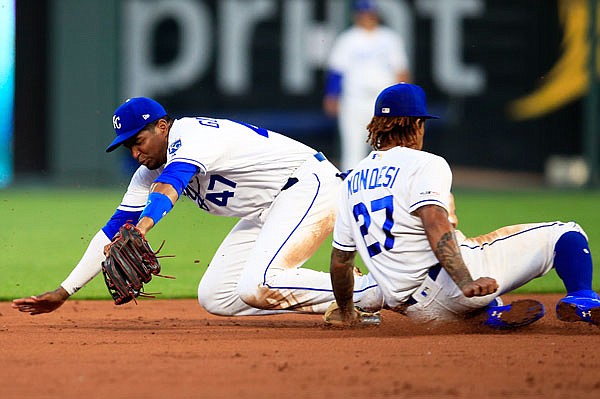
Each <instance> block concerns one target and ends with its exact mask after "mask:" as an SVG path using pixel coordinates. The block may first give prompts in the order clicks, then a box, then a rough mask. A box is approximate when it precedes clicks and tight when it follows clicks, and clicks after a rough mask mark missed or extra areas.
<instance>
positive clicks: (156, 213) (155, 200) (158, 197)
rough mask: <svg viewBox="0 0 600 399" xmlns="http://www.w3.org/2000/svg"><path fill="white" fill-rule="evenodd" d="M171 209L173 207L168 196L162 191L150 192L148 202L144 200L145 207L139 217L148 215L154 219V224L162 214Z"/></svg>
mask: <svg viewBox="0 0 600 399" xmlns="http://www.w3.org/2000/svg"><path fill="white" fill-rule="evenodd" d="M171 209H173V203H172V202H171V199H170V198H169V197H167V196H166V195H164V194H162V193H150V195H149V196H148V202H146V207H145V208H144V210H143V211H142V214H141V215H140V219H141V218H143V217H149V218H150V219H152V220H153V221H154V224H156V223H158V221H159V220H160V219H162V218H163V216H165V215H166V214H167V213H169V211H170V210H171Z"/></svg>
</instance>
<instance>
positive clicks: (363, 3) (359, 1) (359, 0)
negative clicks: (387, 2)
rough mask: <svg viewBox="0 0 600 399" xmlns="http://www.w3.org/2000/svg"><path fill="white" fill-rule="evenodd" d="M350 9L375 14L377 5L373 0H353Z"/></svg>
mask: <svg viewBox="0 0 600 399" xmlns="http://www.w3.org/2000/svg"><path fill="white" fill-rule="evenodd" d="M352 9H353V10H354V11H355V12H375V11H377V4H376V3H375V1H374V0H355V1H354V3H353V4H352Z"/></svg>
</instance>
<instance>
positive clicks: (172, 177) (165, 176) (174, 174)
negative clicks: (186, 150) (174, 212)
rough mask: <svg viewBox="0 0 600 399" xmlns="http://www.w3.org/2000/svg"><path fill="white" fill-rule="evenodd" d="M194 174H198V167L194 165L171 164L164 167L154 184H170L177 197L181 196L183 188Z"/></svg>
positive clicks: (183, 163)
mask: <svg viewBox="0 0 600 399" xmlns="http://www.w3.org/2000/svg"><path fill="white" fill-rule="evenodd" d="M196 173H198V167H197V166H195V165H192V164H189V163H185V162H173V163H171V164H169V165H167V166H166V167H165V169H164V170H163V171H162V173H161V174H160V175H159V176H158V177H157V178H156V179H155V180H154V182H155V183H167V184H170V185H171V186H173V188H175V190H176V191H177V195H181V192H182V191H183V189H184V188H185V186H187V184H188V183H189V181H190V179H191V178H192V177H193V176H194V175H195V174H196Z"/></svg>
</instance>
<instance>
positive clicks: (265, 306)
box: [13, 97, 382, 316]
mask: <svg viewBox="0 0 600 399" xmlns="http://www.w3.org/2000/svg"><path fill="white" fill-rule="evenodd" d="M113 126H114V129H115V133H116V138H115V139H114V141H113V142H112V143H111V144H110V146H109V147H108V148H107V150H106V151H107V152H110V151H113V150H114V149H116V148H117V147H119V146H120V145H123V146H125V147H126V148H127V149H129V151H131V155H132V156H133V157H134V158H135V159H136V161H137V162H138V163H139V164H140V166H139V168H138V169H137V171H136V172H135V173H134V175H133V177H132V179H131V182H130V184H129V187H128V188H127V192H126V193H125V196H124V197H123V199H122V202H121V204H120V205H119V206H118V208H117V210H116V212H115V213H114V215H113V216H112V218H111V219H110V220H109V221H108V222H107V223H106V225H105V226H104V227H103V228H102V229H101V230H100V231H98V233H97V234H96V235H95V236H94V237H93V238H92V240H91V242H90V244H89V245H88V248H87V250H86V251H85V253H84V255H83V257H82V259H81V260H80V262H79V263H78V264H77V265H76V266H75V268H74V269H73V271H72V272H71V273H70V275H69V276H68V277H67V278H66V279H65V280H64V281H63V282H62V284H61V285H60V286H59V287H58V288H57V289H56V290H54V291H50V292H46V293H43V294H41V295H38V296H33V297H29V298H20V299H15V300H14V301H13V307H14V308H16V309H18V310H20V311H22V312H28V313H30V314H39V313H47V312H51V311H53V310H54V309H56V308H58V307H59V306H61V305H62V304H63V303H64V302H65V301H66V300H67V298H68V297H69V296H71V295H72V294H74V293H75V292H77V291H78V290H79V289H80V288H82V287H83V286H84V285H85V284H87V283H88V282H89V281H90V280H92V279H93V278H94V277H95V276H96V275H98V273H99V272H100V271H101V262H102V261H103V260H104V259H105V256H104V248H105V246H106V245H107V244H109V243H110V242H111V240H112V239H113V237H114V236H115V234H116V233H117V231H118V230H119V228H120V227H121V226H122V225H123V224H125V223H126V222H127V221H134V223H135V222H137V227H138V228H139V229H140V230H141V231H142V233H144V234H146V233H147V232H148V231H149V230H150V229H151V228H152V227H153V226H155V225H156V224H157V223H158V222H159V221H160V220H161V219H162V218H163V217H164V216H165V215H166V214H167V213H168V212H169V211H170V210H171V208H172V207H173V206H174V204H175V203H176V201H177V200H178V199H179V198H180V197H181V196H182V195H184V196H186V197H188V198H189V199H190V200H192V201H193V202H194V203H195V204H196V205H197V206H198V208H200V209H202V210H204V211H207V212H210V213H212V214H214V215H222V216H232V217H239V218H240V220H239V222H238V223H237V224H236V225H235V227H234V228H233V230H232V231H231V232H230V233H229V234H228V236H227V237H226V238H225V240H224V241H223V242H222V243H221V245H220V247H219V249H218V250H217V253H216V254H215V255H214V257H213V259H212V261H211V262H210V265H209V267H208V270H207V271H206V272H205V273H204V275H203V277H202V279H201V281H200V284H199V287H198V300H199V302H200V304H201V305H202V306H203V307H204V308H205V309H206V310H207V311H209V312H211V313H214V314H219V315H225V316H238V315H265V314H274V313H281V312H285V311H298V312H308V313H324V312H325V310H326V308H327V306H328V305H329V304H330V303H331V302H333V301H334V296H333V291H332V288H331V279H330V276H329V273H323V272H318V271H315V270H311V269H307V268H301V266H302V265H303V264H304V263H305V262H306V260H307V259H308V258H309V257H310V256H312V255H313V254H314V252H315V251H316V250H317V248H318V247H319V246H320V245H321V243H322V242H323V240H325V238H327V236H328V235H329V234H330V233H331V231H332V229H333V223H334V221H335V211H336V198H337V193H338V190H339V187H340V184H341V179H340V178H339V177H338V176H337V174H338V173H339V171H338V170H337V168H336V167H335V166H333V164H331V163H330V162H329V161H328V160H327V159H326V158H325V156H324V155H323V154H322V153H320V152H317V151H315V150H314V149H312V148H310V147H308V146H306V145H304V144H301V143H299V142H297V141H294V140H292V139H290V138H288V137H286V136H283V135H281V134H278V133H275V132H272V131H268V130H266V129H263V128H259V127H256V126H253V125H249V124H246V123H243V122H237V121H232V120H226V119H214V118H207V117H195V118H194V117H186V118H181V119H177V120H173V119H172V118H171V117H170V116H169V115H168V114H167V112H166V111H165V109H164V108H163V106H162V105H160V104H159V103H157V102H156V101H154V100H152V99H149V98H145V97H137V98H133V99H130V100H128V101H127V102H125V103H124V104H122V105H121V106H120V107H119V108H117V110H116V111H115V114H114V116H113ZM190 234H197V235H198V239H202V238H204V237H206V238H210V237H211V232H210V231H197V232H193V231H192V232H190ZM356 282H357V286H356V288H357V292H356V295H357V298H358V297H360V298H363V299H364V300H359V305H361V306H363V307H365V308H367V309H370V308H375V309H377V308H381V305H382V297H381V293H380V291H379V290H378V289H377V285H376V284H375V283H373V281H372V280H370V277H369V276H362V275H360V276H357V278H356Z"/></svg>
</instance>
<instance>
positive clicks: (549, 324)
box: [0, 294, 600, 399]
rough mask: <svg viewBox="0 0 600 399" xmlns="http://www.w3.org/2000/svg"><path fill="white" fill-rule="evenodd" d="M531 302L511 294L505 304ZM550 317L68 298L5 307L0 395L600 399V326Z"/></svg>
mask: <svg viewBox="0 0 600 399" xmlns="http://www.w3.org/2000/svg"><path fill="white" fill-rule="evenodd" d="M523 297H524V296H519V295H511V296H503V298H504V300H505V302H507V301H510V300H514V299H518V298H523ZM528 297H530V298H534V299H538V300H540V301H542V302H543V303H544V305H545V306H546V316H545V317H544V318H542V319H541V320H539V321H538V322H536V323H534V324H533V325H531V326H528V327H524V328H522V329H519V330H516V331H490V330H488V329H483V328H476V327H466V326H464V325H463V324H447V325H444V326H431V325H429V326H423V325H421V326H418V325H415V324H413V323H411V322H410V321H409V320H408V319H407V318H406V317H404V316H402V315H399V314H396V313H393V312H390V311H384V312H383V324H382V325H381V326H380V327H371V328H367V329H360V330H338V329H330V328H325V327H323V326H322V323H321V317H320V316H318V315H298V314H290V315H281V316H271V317H244V318H242V317H237V318H229V317H219V316H213V315H210V314H208V313H206V311H204V310H203V309H202V308H201V307H200V306H199V305H198V303H197V302H196V301H195V300H156V299H154V300H143V301H140V302H139V304H138V305H137V306H136V305H135V304H127V305H123V306H115V305H113V304H112V302H109V301H70V302H67V303H66V304H65V305H64V306H63V307H62V308H60V309H59V310H57V311H56V312H54V313H51V314H45V315H39V316H29V315H27V314H23V313H19V312H17V311H16V310H14V309H12V308H11V307H10V303H9V302H1V303H0V361H1V364H2V368H3V372H2V373H1V374H0V397H1V398H61V399H64V398H86V399H92V398H131V397H136V398H286V397H289V398H331V399H337V398H375V397H390V398H411V399H412V398H473V397H480V398H545V399H549V398H569V399H572V398H598V397H600V328H598V327H595V326H591V325H587V324H584V323H562V322H560V321H558V320H556V317H555V315H554V306H555V303H556V300H557V299H558V298H559V296H558V295H539V294H533V295H529V296H528Z"/></svg>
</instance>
